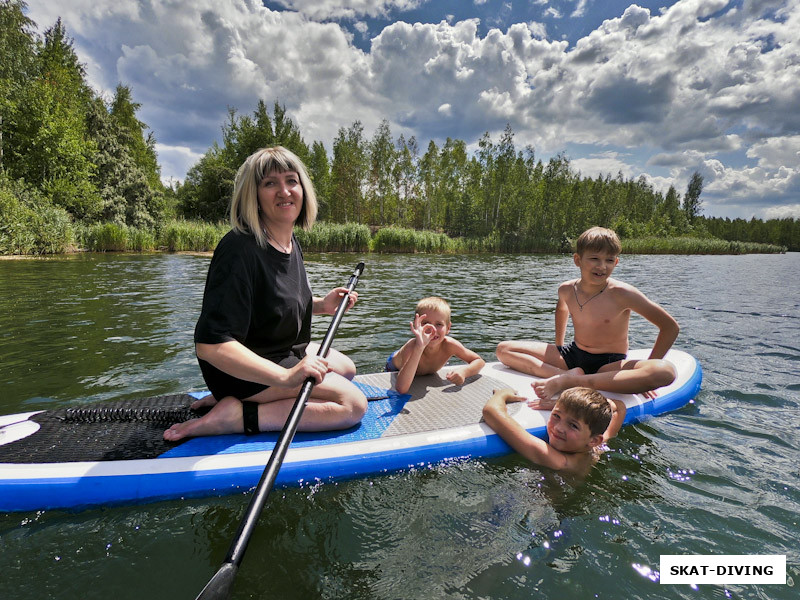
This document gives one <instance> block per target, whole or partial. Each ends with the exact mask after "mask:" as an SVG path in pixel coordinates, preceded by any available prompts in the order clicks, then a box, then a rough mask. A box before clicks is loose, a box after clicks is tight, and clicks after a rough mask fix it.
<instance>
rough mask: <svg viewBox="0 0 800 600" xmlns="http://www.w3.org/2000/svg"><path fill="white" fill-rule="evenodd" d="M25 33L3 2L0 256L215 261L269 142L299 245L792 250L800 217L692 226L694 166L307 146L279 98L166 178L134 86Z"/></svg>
mask: <svg viewBox="0 0 800 600" xmlns="http://www.w3.org/2000/svg"><path fill="white" fill-rule="evenodd" d="M37 29H38V26H37V25H36V23H34V22H33V21H32V20H31V19H29V18H28V17H27V16H26V5H25V2H24V0H0V54H2V56H3V61H2V64H0V256H3V255H11V256H20V255H34V256H37V255H38V256H43V255H52V254H64V253H67V252H86V251H89V252H153V251H168V252H208V251H211V250H213V248H214V247H215V246H216V244H217V242H218V241H219V239H220V238H221V237H222V236H223V235H224V234H225V232H226V231H227V230H228V227H227V225H222V224H221V223H223V222H224V221H225V216H226V211H227V208H228V200H229V199H230V198H231V195H232V193H233V182H234V180H235V176H236V172H237V170H238V168H239V166H240V165H241V164H242V162H244V160H245V159H246V157H247V156H249V155H250V154H252V153H253V152H254V151H255V150H257V149H258V148H262V147H267V146H276V145H281V146H285V147H286V148H288V149H289V150H291V151H292V152H294V153H295V154H296V155H297V156H298V157H299V158H300V159H301V160H302V161H303V163H304V164H305V165H306V166H307V167H308V170H309V175H310V177H311V180H312V181H313V183H314V187H315V189H316V192H317V198H318V200H319V208H320V211H319V214H318V225H317V226H315V227H314V229H313V230H311V231H309V232H303V231H298V236H299V239H300V243H301V245H302V246H303V248H304V249H305V250H307V251H310V252H360V253H364V252H377V253H416V252H420V253H436V254H477V253H565V252H567V253H570V252H572V241H573V240H574V239H575V238H577V236H578V235H580V233H581V232H582V231H584V230H586V229H588V228H589V227H592V226H595V225H600V226H604V227H610V228H611V229H614V230H615V231H616V232H617V233H618V234H619V236H620V238H622V242H623V251H624V252H627V253H635V254H644V253H650V254H654V253H658V254H741V253H763V252H786V251H797V250H800V219H796V218H794V217H784V218H771V219H767V220H762V219H757V218H755V217H753V218H751V219H749V220H746V219H743V218H735V219H733V220H731V219H730V218H727V217H726V218H721V217H713V216H704V215H703V214H702V212H703V211H702V204H703V200H702V199H701V194H702V191H703V176H702V175H701V173H700V172H699V171H695V172H694V174H693V175H692V176H691V178H690V179H689V182H688V185H687V187H686V191H685V193H683V194H681V193H679V192H678V190H677V189H676V188H675V185H670V186H669V188H668V189H667V190H666V191H664V190H659V189H656V188H655V187H654V186H653V184H652V182H651V181H650V180H649V179H648V177H647V176H645V175H641V176H640V177H639V178H637V179H633V178H626V177H625V176H624V175H623V173H622V172H621V171H620V172H618V173H617V174H616V175H614V174H611V173H608V174H598V175H596V176H588V175H585V174H582V173H581V172H580V171H578V170H576V169H575V168H574V167H573V165H572V164H571V163H570V159H569V157H568V156H566V154H564V153H561V154H558V155H556V156H553V157H550V158H549V159H547V158H544V159H543V158H541V157H538V156H536V152H535V149H534V148H533V147H532V146H529V145H526V146H525V147H524V148H518V147H517V145H516V143H515V141H514V131H513V130H512V127H511V124H510V123H509V124H507V125H506V128H505V129H504V130H503V131H502V132H499V131H494V132H490V131H486V132H485V133H484V134H483V135H482V136H481V137H480V139H479V140H477V147H475V146H474V145H473V146H472V149H470V145H471V144H469V143H468V142H467V141H465V140H460V139H453V138H449V137H448V138H447V139H445V140H441V139H440V140H433V139H431V140H428V142H427V144H426V143H425V142H424V141H423V140H421V139H420V140H418V139H416V137H415V136H411V137H409V138H406V137H405V135H403V134H400V136H398V137H396V138H395V137H394V135H393V134H392V132H391V128H390V125H389V121H388V120H386V119H383V120H382V121H381V122H380V124H379V125H378V126H377V128H376V129H375V130H374V132H373V135H372V136H368V135H367V132H365V130H364V125H363V124H362V123H361V121H359V120H356V121H355V122H353V123H352V124H351V125H350V126H349V127H345V126H343V125H342V126H340V127H339V130H338V133H337V135H336V137H335V139H334V140H333V143H332V147H330V148H326V147H325V145H324V144H323V143H322V142H321V141H318V140H317V141H312V142H311V143H308V142H306V141H305V139H304V138H303V135H302V130H301V126H300V124H299V123H295V122H294V121H293V120H292V118H291V116H290V114H289V112H288V111H287V109H286V107H285V106H284V105H281V104H280V103H279V102H278V101H277V100H276V101H275V103H274V106H273V109H272V112H270V110H269V108H268V104H267V101H266V100H265V99H259V100H258V102H257V104H256V108H255V110H254V111H253V112H252V113H251V114H240V113H239V112H238V111H237V109H236V108H234V107H231V108H229V111H228V116H227V120H226V121H225V122H224V123H222V124H221V140H220V141H219V142H217V141H214V142H213V143H212V144H211V146H210V147H209V148H208V150H207V151H206V152H205V154H203V156H202V157H201V158H200V159H199V160H198V161H197V162H196V163H195V164H194V165H193V166H192V167H190V168H189V170H188V171H187V173H186V177H185V178H184V180H183V181H171V182H170V183H169V184H168V185H165V184H164V182H163V181H162V174H161V165H160V164H159V159H158V153H157V152H156V146H157V141H156V138H155V135H154V132H153V131H151V130H150V129H149V127H148V126H147V124H146V123H143V122H142V121H141V120H140V119H139V118H138V116H137V113H138V112H139V110H140V109H141V107H142V106H141V104H139V103H138V102H136V101H135V100H134V92H133V90H132V89H131V88H130V87H128V86H127V85H124V84H122V83H120V84H119V85H118V86H117V88H116V89H115V91H114V94H113V97H109V96H108V95H107V94H101V93H98V92H96V91H95V90H94V89H92V88H91V86H90V85H89V83H88V81H87V78H86V68H85V66H84V65H83V64H82V63H81V61H80V58H79V57H78V54H77V53H76V50H75V48H74V45H73V41H72V39H71V38H70V37H69V35H68V33H67V31H66V28H65V27H64V25H63V23H62V22H61V19H57V20H56V22H55V23H54V24H53V25H52V26H51V27H49V28H47V29H45V31H44V34H43V35H39V34H38V33H36V31H37ZM4 65H5V67H4ZM493 135H494V136H495V139H493ZM498 135H499V137H498ZM358 223H361V224H362V225H357V224H358Z"/></svg>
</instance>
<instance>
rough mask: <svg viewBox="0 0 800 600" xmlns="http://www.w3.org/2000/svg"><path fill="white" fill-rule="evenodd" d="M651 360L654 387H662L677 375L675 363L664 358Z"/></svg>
mask: <svg viewBox="0 0 800 600" xmlns="http://www.w3.org/2000/svg"><path fill="white" fill-rule="evenodd" d="M653 362H654V364H653V383H654V384H655V387H664V386H665V385H669V384H670V383H672V382H673V381H675V378H676V377H677V376H678V372H677V371H676V370H675V365H673V364H672V363H671V362H669V361H668V360H664V359H660V360H656V361H653ZM653 389H655V388H653Z"/></svg>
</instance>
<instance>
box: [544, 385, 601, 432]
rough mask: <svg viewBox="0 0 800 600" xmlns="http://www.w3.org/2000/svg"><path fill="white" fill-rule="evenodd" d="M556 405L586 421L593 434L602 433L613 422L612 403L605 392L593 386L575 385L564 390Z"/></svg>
mask: <svg viewBox="0 0 800 600" xmlns="http://www.w3.org/2000/svg"><path fill="white" fill-rule="evenodd" d="M556 406H558V407H559V408H560V409H561V410H563V411H564V412H567V413H569V414H570V415H572V416H573V417H575V418H577V419H580V420H581V421H583V422H584V423H586V425H587V427H589V431H590V432H591V433H592V435H598V434H602V433H603V432H604V431H605V430H606V429H608V425H609V424H610V423H611V417H612V411H611V404H610V403H609V402H608V400H607V399H606V397H605V396H603V394H601V393H600V392H598V391H597V390H593V389H591V388H586V387H574V388H569V389H566V390H564V391H563V392H561V395H560V396H559V397H558V401H557V402H556Z"/></svg>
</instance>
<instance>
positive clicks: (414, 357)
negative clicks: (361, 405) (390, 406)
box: [386, 296, 486, 394]
mask: <svg viewBox="0 0 800 600" xmlns="http://www.w3.org/2000/svg"><path fill="white" fill-rule="evenodd" d="M410 325H411V332H412V333H413V334H414V337H413V338H411V339H410V340H408V341H407V342H406V343H405V344H404V345H403V347H402V348H400V349H399V350H397V351H396V352H394V353H392V355H391V356H390V357H389V359H388V360H387V361H386V370H387V371H398V373H397V381H396V382H395V389H396V390H397V391H398V392H400V393H401V394H405V393H407V392H408V389H409V388H410V387H411V383H412V382H413V381H414V377H415V376H417V375H430V374H432V373H436V372H437V371H438V370H439V369H441V368H442V367H443V366H445V364H447V361H448V360H450V358H452V357H453V356H455V357H457V358H460V359H461V360H463V361H464V362H465V363H467V364H466V365H463V366H460V367H458V368H456V369H453V370H452V371H450V372H449V373H447V380H448V381H450V382H452V383H454V384H455V385H462V384H463V383H464V380H465V379H466V378H467V377H471V376H472V375H477V374H478V373H480V370H481V369H482V368H483V366H484V365H485V364H486V363H485V362H484V360H483V359H482V358H481V357H480V356H478V355H477V354H476V353H475V352H473V351H472V350H470V349H469V348H466V347H465V346H464V345H463V344H462V343H461V342H459V341H458V340H456V339H454V338H452V337H450V336H449V335H447V334H448V333H450V325H451V324H450V305H449V304H447V302H446V301H445V300H443V299H442V298H439V297H437V296H432V297H430V298H423V299H422V300H420V301H419V302H418V303H417V308H416V311H415V314H414V320H413V321H411V323H410Z"/></svg>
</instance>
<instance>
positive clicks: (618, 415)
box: [603, 398, 628, 442]
mask: <svg viewBox="0 0 800 600" xmlns="http://www.w3.org/2000/svg"><path fill="white" fill-rule="evenodd" d="M608 401H609V403H610V404H611V407H612V410H613V411H614V412H613V414H612V416H611V422H610V423H609V424H608V427H607V428H606V430H605V431H604V432H603V442H607V441H608V440H610V439H611V438H613V437H615V436H616V435H617V433H619V430H620V428H621V427H622V424H623V423H624V422H625V413H626V412H627V410H628V408H627V407H626V406H625V403H624V402H623V401H622V400H612V399H611V398H608Z"/></svg>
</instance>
